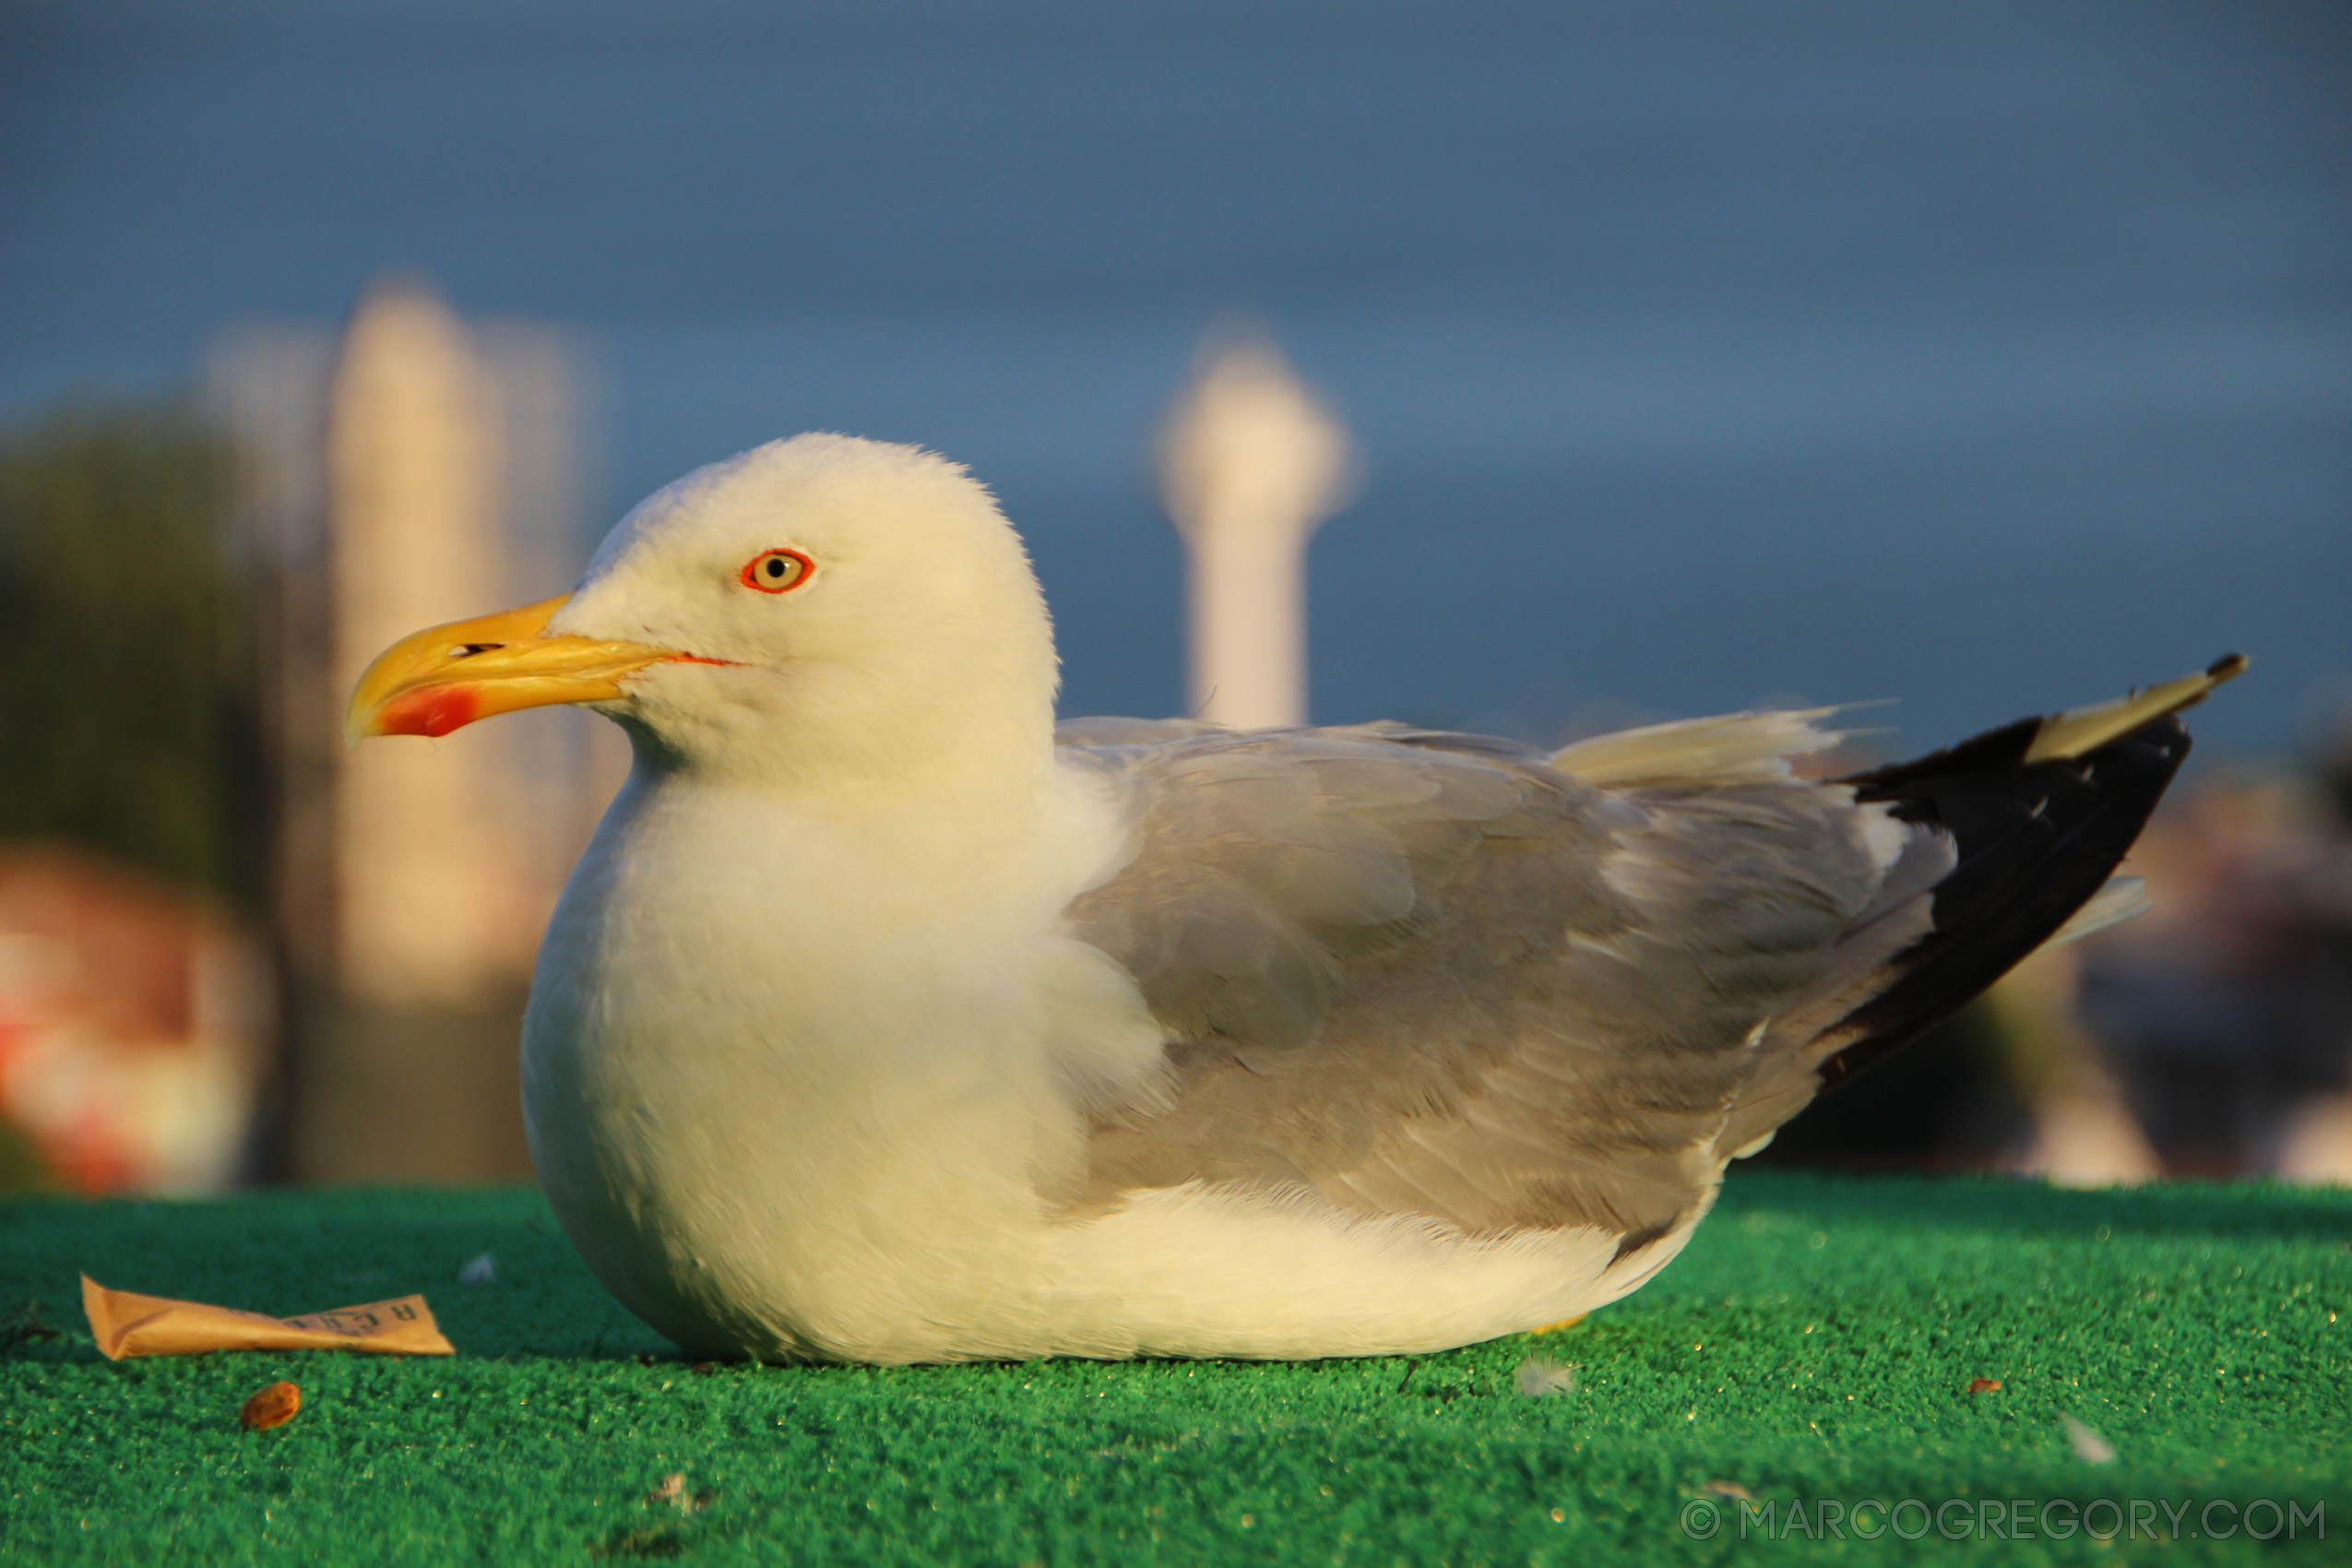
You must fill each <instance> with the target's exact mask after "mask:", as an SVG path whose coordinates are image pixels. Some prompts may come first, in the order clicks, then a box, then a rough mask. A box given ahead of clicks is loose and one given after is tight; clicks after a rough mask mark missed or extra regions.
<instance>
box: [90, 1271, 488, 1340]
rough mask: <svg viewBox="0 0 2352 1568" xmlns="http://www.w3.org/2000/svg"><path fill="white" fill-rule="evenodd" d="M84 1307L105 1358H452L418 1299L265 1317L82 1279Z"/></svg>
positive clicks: (420, 1299) (438, 1328)
mask: <svg viewBox="0 0 2352 1568" xmlns="http://www.w3.org/2000/svg"><path fill="white" fill-rule="evenodd" d="M82 1311H84V1312H85V1313H89V1331H90V1333H91V1334H93V1335H95V1336H97V1338H98V1348H99V1349H100V1351H101V1353H103V1354H104V1355H105V1357H106V1359H107V1360H110V1361H121V1360H128V1359H129V1358H131V1357H133V1356H194V1355H198V1354H201V1353H202V1352H204V1351H207V1350H373V1351H375V1352H377V1353H379V1354H382V1355H388V1356H454V1355H456V1354H457V1347H456V1346H454V1345H452V1344H450V1343H449V1341H448V1340H447V1339H445V1338H444V1337H443V1336H442V1333H441V1329H440V1327H439V1325H438V1324H435V1323H434V1321H433V1309H432V1308H430V1307H428V1306H426V1305H425V1304H424V1298H423V1297H422V1296H403V1297H401V1298H400V1299H399V1300H398V1301H370V1302H368V1303H367V1304H366V1305H365V1306H360V1307H338V1308H336V1309H335V1310H334V1311H333V1312H327V1313H311V1314H309V1315H308V1316H306V1317H284V1318H279V1317H264V1316H262V1315H261V1314H260V1313H241V1312H238V1311H236V1310H235V1309H234V1308H232V1307H214V1306H208V1305H206V1304H205V1303H204V1302H202V1301H172V1299H171V1298H170V1297H168V1296H142V1295H140V1294H138V1292H137V1291H135V1290H109V1289H107V1288H106V1287H105V1286H103V1285H101V1284H100V1283H99V1282H98V1281H97V1280H95V1279H92V1278H91V1277H89V1275H87V1274H85V1275H83V1276H82Z"/></svg>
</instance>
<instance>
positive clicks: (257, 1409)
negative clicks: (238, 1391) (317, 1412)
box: [237, 1383, 303, 1431]
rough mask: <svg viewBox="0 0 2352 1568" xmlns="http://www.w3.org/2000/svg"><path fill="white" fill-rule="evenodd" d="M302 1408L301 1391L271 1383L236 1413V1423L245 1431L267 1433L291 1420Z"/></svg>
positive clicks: (288, 1385)
mask: <svg viewBox="0 0 2352 1568" xmlns="http://www.w3.org/2000/svg"><path fill="white" fill-rule="evenodd" d="M302 1408H303V1391H302V1390H301V1389H299V1388H297V1387H295V1386H294V1385H293V1384H291V1383H273V1384H268V1385H267V1387H265V1388H262V1389H260V1390H259V1391H258V1392H256V1393H255V1395H254V1396H253V1397H252V1398H250V1399H248V1400H246V1401H245V1406H244V1409H242V1410H239V1411H238V1412H237V1423H238V1425H240V1426H242V1427H244V1429H245V1430H246V1431H268V1430H269V1429H270V1428H271V1427H282V1426H284V1425H285V1424H286V1423H287V1422H288V1421H291V1420H293V1419H294V1417H295V1415H296V1413H297V1412H299V1411H300V1410H301V1409H302Z"/></svg>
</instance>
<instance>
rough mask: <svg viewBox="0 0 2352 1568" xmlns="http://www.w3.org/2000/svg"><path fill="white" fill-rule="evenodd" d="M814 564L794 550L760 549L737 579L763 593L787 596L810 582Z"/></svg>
mask: <svg viewBox="0 0 2352 1568" xmlns="http://www.w3.org/2000/svg"><path fill="white" fill-rule="evenodd" d="M815 570H816V563H815V562H814V561H812V560H810V559H809V558H808V557H807V556H805V555H803V554H802V553H801V552H799V551H797V550H763V551H761V552H759V553H758V554H756V555H754V556H753V557H752V558H751V563H750V564H748V565H746V566H745V567H744V568H743V570H742V574H741V576H739V578H738V579H737V580H739V581H740V582H742V585H743V586H744V587H745V588H757V589H759V591H760V592H762V593H788V592H790V590H792V589H793V588H799V587H800V586H801V585H802V583H804V582H806V581H808V580H809V574H810V573H811V572H814V571H815Z"/></svg>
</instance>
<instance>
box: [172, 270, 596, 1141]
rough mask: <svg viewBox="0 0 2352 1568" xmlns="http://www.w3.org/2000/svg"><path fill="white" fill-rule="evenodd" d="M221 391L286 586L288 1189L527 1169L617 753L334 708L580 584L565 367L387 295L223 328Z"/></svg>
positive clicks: (280, 851)
mask: <svg viewBox="0 0 2352 1568" xmlns="http://www.w3.org/2000/svg"><path fill="white" fill-rule="evenodd" d="M210 382H211V396H212V398H213V401H214V403H215V406H216V407H217V408H218V410H220V417H221V419H222V420H223V422H225V423H226V425H227V426H228V428H229V429H230V430H231V431H232V434H233V435H234V437H235V439H236V441H237V443H238V445H239V447H240V449H241V451H242V452H243V454H244V457H245V460H246V462H247V464H248V467H249V470H250V471H249V476H248V483H247V491H246V495H247V516H246V521H245V528H244V547H245V549H246V550H247V551H248V552H249V554H250V557H251V560H252V563H253V565H254V566H255V570H256V571H257V572H259V573H261V574H262V575H263V576H265V577H266V578H267V580H268V582H269V583H270V584H271V585H272V588H273V591H272V592H271V593H270V595H269V596H268V598H269V604H270V615H269V620H270V624H269V625H268V626H267V628H266V634H265V640H266V644H267V658H266V660H265V663H266V666H267V680H268V687H269V690H268V693H267V708H268V719H269V722H268V731H269V736H270V741H269V745H270V751H271V754H272V757H273V773H274V778H273V783H274V787H275V789H276V790H277V791H278V795H279V801H278V811H277V819H278V822H279V829H278V833H277V843H276V846H275V857H274V858H275V865H274V867H273V874H272V879H271V880H272V900H273V907H274V912H275V920H274V922H273V923H274V925H275V927H276V933H277V941H278V944H279V958H280V962H281V964H282V966H283V968H284V969H285V972H286V974H287V977H288V985H289V1006H288V1046H287V1051H286V1069H287V1071H286V1089H285V1104H284V1114H283V1123H284V1127H283V1137H282V1139H281V1143H282V1160H283V1164H284V1167H285V1170H284V1173H285V1174H287V1175H289V1176H291V1177H293V1178H295V1179H312V1180H356V1179H439V1180H470V1179H483V1178H493V1177H501V1176H521V1175H524V1174H527V1173H528V1171H529V1158H528V1155H527V1153H526V1151H525V1149H524V1146H523V1140H522V1133H521V1123H520V1111H519V1109H518V1106H519V1099H518V1091H517V1082H516V1044H517V1025H518V1021H519V1018H520V1013H521V1006H522V1002H523V998H524V995H525V992H526V988H527V985H528V982H529V970H530V963H531V959H532V956H533V955H534V953H535V952H536V950H537V948H538V944H539V938H540V932H541V930H542V929H543V927H544V925H545V922H546V919H547V915H548V912H549V911H550V909H552V906H553V903H554V899H555V897H556V895H557V894H558V892H560V891H561V889H562V886H563V882H564V876H565V875H566V874H567V873H569V871H570V868H571V865H572V862H573V861H574V860H575V859H576V857H577V855H578V852H579V850H580V849H581V848H582V846H583V845H584V844H585V843H586V841H587V838H588V832H589V831H590V829H591V828H592V827H593V826H594V823H595V820H596V817H597V815H598V814H599V813H600V811H601V810H602V807H603V804H604V802H605V801H606V800H607V799H608V798H609V797H610V794H611V791H612V788H613V787H614V786H615V785H616V784H617V782H618V779H619V777H620V775H621V772H622V771H623V769H624V766H625V747H624V745H623V744H622V743H621V742H620V740H619V737H618V735H617V733H614V732H612V731H610V730H609V727H608V726H605V725H604V724H603V723H602V721H601V720H599V719H594V718H593V717H592V716H589V715H586V714H581V713H576V712H571V711H568V710H567V711H557V712H544V713H534V714H525V715H518V716H517V720H518V721H516V722H507V723H501V724H496V725H485V726H482V727H481V728H479V729H469V730H465V731H459V732H458V733H457V734H455V735H451V736H448V737H445V738H444V739H442V740H439V741H437V742H394V743H378V744H374V745H370V746H365V747H362V748H359V749H357V750H352V749H350V748H347V747H346V746H345V744H344V742H343V740H342V726H341V713H342V706H343V702H344V699H345V697H346V696H347V695H348V694H349V692H350V687H351V685H352V683H353V682H354V681H356V679H357V678H358V676H359V673H360V672H361V671H362V670H363V669H364V668H365V666H366V664H367V662H368V661H369V660H370V659H373V658H374V656H375V654H377V653H378V652H380V651H381V650H382V649H383V648H384V647H386V646H387V645H389V644H390V643H392V642H393V641H395V640H397V639H398V638H399V637H401V636H406V635H407V634H408V633H410V632H412V631H415V630H417V629H419V628H420V627H423V626H427V625H431V624H435V623H438V622H443V621H451V620H456V619H459V618H461V617H465V616H469V615H477V614H481V613H483V612H487V611H491V610H495V609H501V608H505V607H507V606H509V605H513V604H517V603H523V602H528V601H530V600H540V599H545V598H547V597H549V596H550V595H552V594H554V593H557V592H560V591H561V590H562V589H563V588H566V587H568V586H569V585H570V583H571V582H572V580H573V578H574V577H575V576H576V574H577V571H578V569H579V566H580V564H581V562H582V560H583V559H584V557H585V553H586V549H585V544H586V541H585V539H584V536H583V533H582V529H581V528H580V505H579V483H578V473H579V466H580V459H579V429H580V422H581V409H580V390H579V386H580V378H579V374H578V370H577V367H576V359H575V356H574V355H573V353H572V352H571V350H569V348H568V347H567V345H566V344H565V343H564V340H563V339H561V338H560V337H558V336H557V335H555V334H553V333H552V332H550V331H548V330H546V329H544V328H536V327H525V326H519V325H512V324H507V325H495V326H484V327H477V326H470V325H469V324H468V323H466V322H463V321H461V320H460V319H459V318H458V317H457V315H455V314H454V313H453V312H452V311H451V310H450V309H449V307H448V306H447V305H446V304H445V303H444V302H443V301H442V300H441V299H440V298H439V297H438V296H437V295H435V294H434V292H433V291H431V290H430V289H429V288H427V287H426V286H424V285H423V284H422V283H421V282H418V281H416V280H413V279H399V280H395V281H391V282H387V283H385V284H383V285H380V286H378V287H376V288H374V289H373V290H371V291H369V292H368V293H367V295H366V296H365V297H364V298H362V301H361V302H360V303H359V305H358V308H357V309H356V310H355V311H354V312H353V314H352V316H351V318H350V322H349V324H348V325H347V326H346V327H345V328H344V330H343V331H342V333H341V334H340V335H339V337H330V336H329V335H328V334H327V333H324V332H322V331H317V330H309V329H301V328H285V327H273V328H261V329H253V330H248V331H244V332H242V333H239V334H237V335H235V336H234V337H232V338H231V339H228V340H226V341H225V342H224V343H223V344H222V345H221V346H220V350H219V351H218V352H217V354H216V356H215V359H214V363H213V369H212V374H211V376H210ZM600 731H602V733H600Z"/></svg>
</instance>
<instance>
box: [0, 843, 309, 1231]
mask: <svg viewBox="0 0 2352 1568" xmlns="http://www.w3.org/2000/svg"><path fill="white" fill-rule="evenodd" d="M269 998H270V987H269V976H268V972H267V966H266V963H265V960H264V956H263V954H262V953H261V951H260V949H259V948H258V946H257V945H256V944H255V943H254V942H253V940H252V939H251V937H250V936H249V935H247V934H246V933H245V932H243V931H241V930H239V929H238V928H237V927H236V926H235V925H234V924H232V923H231V922H230V921H226V920H223V919H221V918H220V917H218V916H216V915H214V914H212V913H211V912H209V911H208V910H205V909H202V908H201V907H199V906H198V905H196V903H194V902H192V901H191V900H190V899H189V898H188V897H186V896H185V895H184V894H183V893H181V892H179V891H178V890H176V889H172V888H170V887H167V886H164V885H161V884H159V883H156V882H153V881H151V880H149V879H148V878H146V877H143V876H140V875H138V874H137V873H131V872H128V871H125V870H124V869H122V868H120V867H118V866H116V865H113V864H112V863H110V862H109V861H105V860H103V859H101V858H98V857H95V856H92V855H89V854H87V853H83V852H80V851H77V850H73V849H65V848H62V847H58V846H35V847H24V846H18V847H15V848H12V849H8V850H7V851H6V853H5V854H0V1124H5V1125H6V1128H7V1129H9V1131H10V1133H11V1134H13V1136H14V1137H16V1138H18V1139H20V1140H22V1142H23V1143H24V1144H26V1145H28V1146H30V1147H29V1149H28V1150H27V1151H26V1152H28V1153H29V1154H30V1157H31V1161H30V1163H31V1164H33V1165H34V1166H36V1167H37V1170H22V1171H18V1172H12V1173H11V1175H12V1176H13V1177H14V1178H15V1179H14V1180H11V1181H10V1182H8V1183H7V1184H8V1185H18V1184H23V1183H24V1182H26V1181H28V1180H30V1181H45V1182H58V1183H61V1184H63V1185H65V1187H67V1188H69V1189H71V1190H73V1191H76V1192H81V1193H92V1194H96V1193H116V1192H145V1193H200V1192H209V1191H213V1190H216V1189H218V1188H220V1187H222V1186H225V1185H227V1184H228V1183H229V1182H231V1180H232V1178H233V1177H234V1176H235V1175H236V1174H237V1173H238V1169H239V1166H240V1164H241V1163H242V1161H243V1159H244V1154H245V1133H246V1124H247V1118H248V1115H249V1113H250V1111H251V1107H252V1104H253V1099H254V1090H255V1083H256V1081H257V1079H258V1078H259V1076H260V1075H261V1072H262V1069H263V1063H262V1052H263V1049H264V1045H265V1042H266V1041H267V1039H268V1033H269V1021H270V1020H269V1017H268V1014H269Z"/></svg>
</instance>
